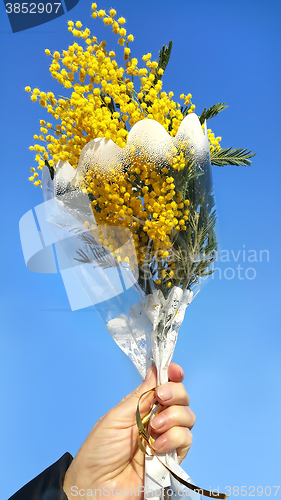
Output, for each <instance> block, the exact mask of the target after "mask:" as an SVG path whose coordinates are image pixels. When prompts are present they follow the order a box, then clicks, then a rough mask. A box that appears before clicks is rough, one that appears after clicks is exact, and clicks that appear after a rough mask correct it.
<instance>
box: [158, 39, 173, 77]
mask: <svg viewBox="0 0 281 500" xmlns="http://www.w3.org/2000/svg"><path fill="white" fill-rule="evenodd" d="M172 47H173V42H172V40H170V41H169V45H168V47H167V45H163V47H162V49H161V50H159V59H158V68H157V69H156V75H155V76H156V78H155V83H156V82H157V81H158V80H161V78H162V76H163V75H159V69H160V68H161V69H163V72H164V71H165V69H166V68H167V66H168V63H169V60H170V55H171V51H172Z"/></svg>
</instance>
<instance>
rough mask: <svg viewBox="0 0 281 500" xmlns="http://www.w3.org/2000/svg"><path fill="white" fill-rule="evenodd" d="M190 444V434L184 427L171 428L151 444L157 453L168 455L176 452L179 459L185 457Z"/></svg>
mask: <svg viewBox="0 0 281 500" xmlns="http://www.w3.org/2000/svg"><path fill="white" fill-rule="evenodd" d="M191 443H192V434H191V432H190V430H189V429H187V428H186V427H173V428H172V429H169V430H168V431H167V432H164V433H163V434H161V436H159V437H158V438H157V439H156V441H155V442H154V443H153V448H154V450H155V451H157V452H159V453H169V452H170V451H173V450H177V453H178V456H180V457H181V458H182V457H183V456H185V455H186V453H187V452H188V450H189V448H190V446H191Z"/></svg>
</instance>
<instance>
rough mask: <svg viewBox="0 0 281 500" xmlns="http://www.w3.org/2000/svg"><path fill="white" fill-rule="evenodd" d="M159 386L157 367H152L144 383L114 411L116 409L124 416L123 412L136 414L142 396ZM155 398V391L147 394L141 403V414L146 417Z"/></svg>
mask: <svg viewBox="0 0 281 500" xmlns="http://www.w3.org/2000/svg"><path fill="white" fill-rule="evenodd" d="M156 384H157V370H156V367H155V366H151V367H150V368H149V369H148V371H147V374H146V377H145V379H144V381H143V382H142V383H141V384H140V385H139V386H138V387H137V388H136V389H135V390H134V391H133V392H131V393H130V394H128V396H126V397H125V398H123V399H122V400H121V401H120V403H118V405H117V406H115V408H114V410H115V409H116V411H117V413H119V414H121V413H122V414H123V412H127V411H129V413H131V412H132V413H133V414H135V412H136V408H137V404H138V402H139V398H140V397H141V395H142V394H144V393H145V392H147V391H150V390H151V389H153V387H155V386H156ZM154 397H155V393H154V391H152V392H150V393H148V394H146V395H145V396H144V397H143V398H142V399H141V403H140V411H141V414H142V415H143V414H144V415H145V414H146V413H147V412H148V411H149V409H150V406H151V403H152V401H153V399H154Z"/></svg>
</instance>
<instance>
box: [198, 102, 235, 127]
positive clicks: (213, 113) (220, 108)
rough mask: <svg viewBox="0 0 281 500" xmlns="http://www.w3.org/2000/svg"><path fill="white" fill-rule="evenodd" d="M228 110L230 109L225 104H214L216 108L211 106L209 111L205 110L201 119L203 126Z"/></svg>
mask: <svg viewBox="0 0 281 500" xmlns="http://www.w3.org/2000/svg"><path fill="white" fill-rule="evenodd" d="M226 108H228V106H227V105H226V104H225V102H219V103H218V104H214V106H211V107H210V108H209V109H207V108H205V109H204V110H203V111H202V113H201V116H200V118H199V120H200V123H201V125H202V124H203V123H204V122H205V120H210V119H211V118H213V117H214V116H217V115H218V114H219V113H220V112H221V111H223V110H224V109H226Z"/></svg>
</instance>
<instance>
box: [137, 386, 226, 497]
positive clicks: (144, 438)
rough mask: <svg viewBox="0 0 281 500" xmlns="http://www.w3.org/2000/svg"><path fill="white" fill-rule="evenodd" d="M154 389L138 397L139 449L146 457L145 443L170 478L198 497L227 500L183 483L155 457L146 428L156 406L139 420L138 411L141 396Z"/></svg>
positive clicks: (221, 495) (223, 495)
mask: <svg viewBox="0 0 281 500" xmlns="http://www.w3.org/2000/svg"><path fill="white" fill-rule="evenodd" d="M156 389H157V387H153V389H150V390H149V391H146V392H144V393H143V394H142V395H141V396H140V398H139V400H138V405H137V411H136V420H137V426H138V431H139V436H138V445H139V449H140V450H141V451H142V452H143V453H144V454H145V455H148V453H147V451H146V449H145V446H144V443H145V444H146V445H147V446H148V447H149V449H150V450H151V452H152V454H153V455H154V456H155V457H156V458H157V460H158V461H159V462H160V464H162V465H163V467H165V469H166V470H167V471H168V472H169V473H170V474H171V476H173V477H174V478H175V479H176V480H177V481H179V483H181V484H183V485H184V486H186V487H187V488H189V489H191V490H193V491H195V493H199V494H200V495H204V496H206V497H210V498H218V499H225V498H227V497H228V495H226V494H225V493H218V492H212V491H209V490H204V488H199V486H195V485H194V484H191V483H188V482H187V481H185V480H184V479H182V478H181V477H179V476H178V475H177V474H175V472H173V471H172V470H171V469H169V467H167V465H165V464H164V463H163V462H162V461H161V460H160V458H159V457H158V456H157V455H156V452H155V450H154V449H153V448H152V446H151V440H150V439H152V438H149V437H148V435H147V432H146V429H147V426H148V424H149V421H150V416H151V413H152V411H153V410H154V409H155V406H156V405H155V404H153V405H152V408H151V409H150V410H149V412H148V413H147V414H146V415H145V416H144V417H143V418H141V416H140V410H139V405H140V402H141V399H142V398H143V396H145V395H146V394H148V393H149V392H153V391H155V390H156ZM159 406H160V405H159ZM159 411H160V409H159V410H158V412H159ZM143 442H144V443H143Z"/></svg>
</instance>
